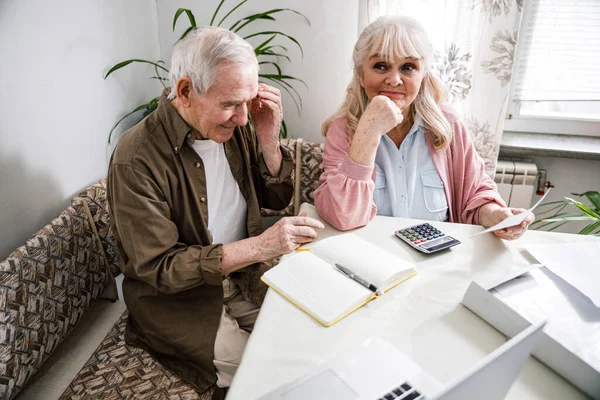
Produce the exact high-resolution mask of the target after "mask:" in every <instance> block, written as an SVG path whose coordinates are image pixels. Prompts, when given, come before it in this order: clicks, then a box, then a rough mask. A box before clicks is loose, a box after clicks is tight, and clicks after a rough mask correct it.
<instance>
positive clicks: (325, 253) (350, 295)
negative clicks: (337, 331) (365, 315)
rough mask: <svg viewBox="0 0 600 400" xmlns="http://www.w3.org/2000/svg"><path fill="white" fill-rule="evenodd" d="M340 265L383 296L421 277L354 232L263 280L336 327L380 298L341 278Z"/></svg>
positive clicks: (286, 262)
mask: <svg viewBox="0 0 600 400" xmlns="http://www.w3.org/2000/svg"><path fill="white" fill-rule="evenodd" d="M335 264H340V265H343V266H344V267H346V268H348V269H350V270H351V271H352V272H354V273H355V274H356V275H358V276H360V278H362V279H363V280H364V281H366V282H369V283H370V284H372V285H374V286H376V287H377V288H378V289H380V290H381V291H383V292H386V291H388V290H390V289H392V288H393V287H395V286H396V285H398V284H400V283H402V282H404V281H405V280H407V279H408V278H410V277H412V276H414V275H415V274H416V273H417V270H416V268H415V266H414V265H413V264H412V263H410V262H408V261H406V260H404V259H402V258H400V257H398V256H396V255H394V254H392V253H390V252H388V251H386V250H384V249H382V248H380V247H378V246H376V245H374V244H372V243H369V242H368V241H366V240H364V239H362V238H360V237H359V236H356V235H354V234H352V233H348V234H342V235H337V236H333V237H330V238H327V239H324V240H323V241H321V242H319V243H317V244H316V245H315V246H313V247H312V248H311V250H310V251H306V252H299V253H297V254H294V255H292V256H290V257H288V258H286V259H285V260H284V261H282V262H281V263H280V264H279V265H277V266H276V267H274V268H273V269H271V270H269V271H267V272H266V273H265V274H264V275H263V277H262V280H263V282H265V283H266V284H267V285H269V286H270V287H271V288H272V289H273V290H275V291H276V292H277V293H279V294H280V295H281V296H283V297H285V298H286V299H287V300H289V301H290V302H292V303H293V304H294V305H295V306H296V307H298V308H300V309H301V310H302V311H304V312H305V313H307V314H308V315H310V316H311V317H313V318H314V319H315V320H317V321H318V322H319V323H321V324H322V325H324V326H331V325H333V324H335V323H336V322H338V321H339V320H341V319H342V318H344V317H345V316H347V315H349V314H351V313H352V312H354V311H356V310H357V309H359V308H360V307H362V306H364V305H365V304H367V303H368V302H370V301H371V300H373V299H375V298H377V296H376V294H375V293H374V292H373V291H372V290H369V289H368V288H366V287H365V286H363V285H361V284H360V283H358V282H356V281H354V280H352V279H350V278H349V277H347V276H346V275H344V274H342V273H340V272H339V271H338V270H337V269H336V267H335V266H334V265H335ZM384 296H385V294H384Z"/></svg>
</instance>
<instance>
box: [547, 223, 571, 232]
mask: <svg viewBox="0 0 600 400" xmlns="http://www.w3.org/2000/svg"><path fill="white" fill-rule="evenodd" d="M566 223H567V222H563V223H561V224H558V225H556V226H553V227H552V228H550V229H548V232H552V231H553V230H555V229H558V228H560V227H561V226H563V225H565V224H566Z"/></svg>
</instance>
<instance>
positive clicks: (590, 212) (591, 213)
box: [565, 197, 600, 219]
mask: <svg viewBox="0 0 600 400" xmlns="http://www.w3.org/2000/svg"><path fill="white" fill-rule="evenodd" d="M565 199H567V200H568V201H570V202H572V203H573V204H574V205H576V206H577V208H579V209H580V210H581V211H583V212H584V213H586V214H587V215H589V216H590V217H592V218H595V219H600V213H598V212H596V211H594V210H592V209H591V208H589V207H588V206H586V205H585V204H583V203H581V202H579V201H577V200H574V199H572V198H570V197H565Z"/></svg>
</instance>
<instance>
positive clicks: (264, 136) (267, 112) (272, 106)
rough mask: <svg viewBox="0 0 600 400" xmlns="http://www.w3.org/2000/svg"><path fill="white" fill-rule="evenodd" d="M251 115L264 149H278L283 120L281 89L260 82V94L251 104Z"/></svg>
mask: <svg viewBox="0 0 600 400" xmlns="http://www.w3.org/2000/svg"><path fill="white" fill-rule="evenodd" d="M250 116H251V117H252V123H253V124H254V129H255V131H256V135H257V136H258V141H259V142H260V145H261V148H262V151H264V152H268V151H269V150H270V151H274V150H278V146H279V130H280V128H281V121H283V107H282V106H281V92H280V91H279V89H277V88H274V87H273V86H269V85H266V84H264V83H261V84H259V85H258V95H257V96H256V97H255V98H254V99H253V100H252V104H251V105H250Z"/></svg>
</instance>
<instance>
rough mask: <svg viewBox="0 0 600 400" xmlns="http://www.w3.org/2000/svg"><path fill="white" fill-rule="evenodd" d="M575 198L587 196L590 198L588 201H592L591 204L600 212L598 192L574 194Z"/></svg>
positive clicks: (599, 195) (599, 193)
mask: <svg viewBox="0 0 600 400" xmlns="http://www.w3.org/2000/svg"><path fill="white" fill-rule="evenodd" d="M572 194H573V195H575V196H579V197H581V196H585V197H587V198H588V200H589V201H590V203H592V205H593V206H594V208H595V209H596V210H600V192H598V191H596V190H589V191H587V192H585V193H581V194H577V193H572Z"/></svg>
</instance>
